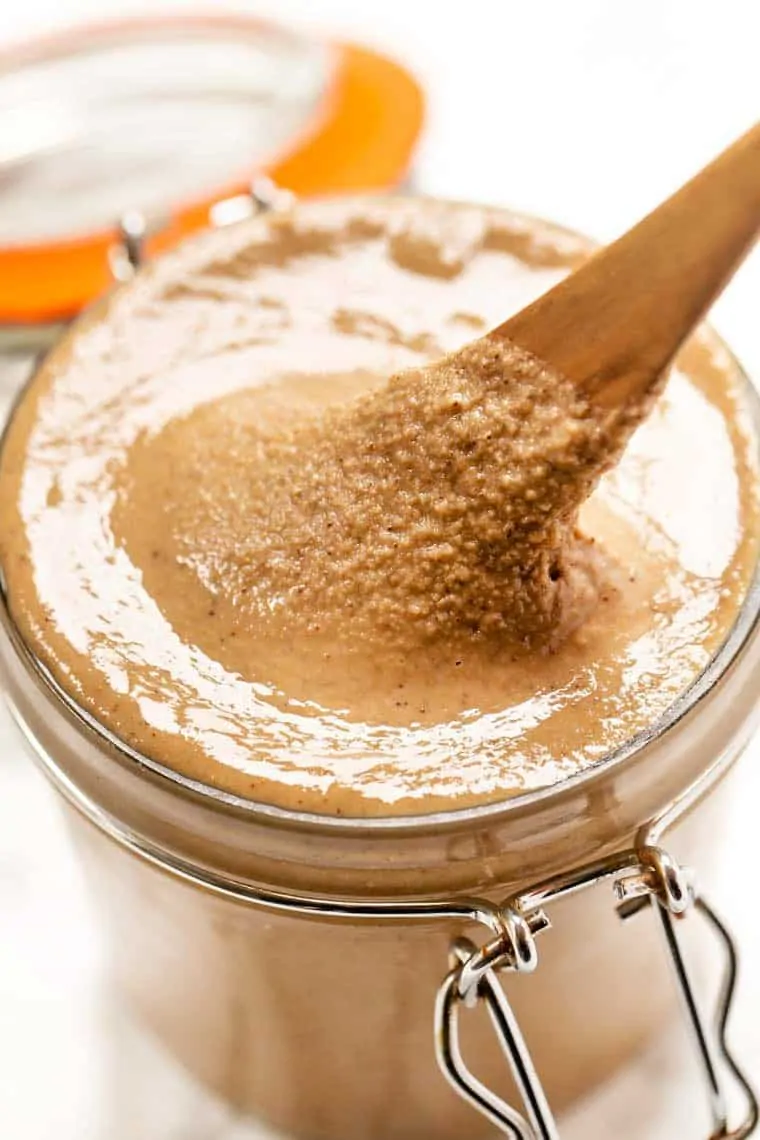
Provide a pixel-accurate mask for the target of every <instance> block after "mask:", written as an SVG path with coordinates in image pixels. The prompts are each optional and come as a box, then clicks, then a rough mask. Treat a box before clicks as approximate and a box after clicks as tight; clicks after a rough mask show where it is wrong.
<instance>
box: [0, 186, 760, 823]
mask: <svg viewBox="0 0 760 1140" xmlns="http://www.w3.org/2000/svg"><path fill="white" fill-rule="evenodd" d="M586 253H587V247H586V245H585V244H584V243H583V242H582V241H581V240H580V239H577V238H575V237H573V236H570V235H568V234H566V233H565V232H563V231H560V230H558V229H556V228H553V227H551V226H549V225H546V224H544V223H539V222H535V223H526V221H525V220H524V219H521V218H517V217H514V216H512V215H510V214H509V213H506V212H504V211H496V210H487V209H482V208H474V207H467V206H461V205H453V204H445V203H432V202H431V203H427V204H424V206H421V205H420V204H419V203H416V202H413V201H409V200H404V199H398V200H387V201H362V200H355V201H353V202H351V203H349V204H346V203H322V204H315V205H306V206H300V207H299V208H298V210H297V212H296V213H295V214H294V215H293V216H285V217H279V218H271V217H270V218H267V219H261V220H255V221H253V222H251V223H247V224H244V225H242V226H238V227H234V228H231V229H230V230H228V231H224V232H221V233H212V234H208V235H206V236H203V237H201V238H200V239H197V240H195V241H194V242H192V243H190V244H188V245H186V246H184V247H183V248H182V249H180V250H179V251H177V252H174V253H171V254H170V255H168V256H167V257H165V258H163V259H162V260H161V261H159V262H157V263H156V264H155V265H154V266H152V267H150V268H149V269H148V271H147V272H144V273H142V274H140V275H139V276H138V277H137V278H136V280H135V281H134V282H133V283H132V284H130V285H129V286H128V287H126V288H124V289H121V290H119V291H117V292H116V293H115V294H114V295H113V296H112V297H111V298H109V299H107V300H106V301H105V302H104V303H102V304H101V305H100V306H98V308H97V309H96V310H94V311H93V312H92V313H91V315H90V316H89V317H87V318H86V319H85V321H84V323H82V322H80V324H79V325H78V327H77V329H76V332H75V334H73V335H72V336H70V337H69V338H68V339H66V340H65V341H64V342H63V343H62V344H61V345H60V346H59V347H58V348H57V349H56V350H55V351H54V352H53V353H52V354H51V356H50V357H49V358H48V360H47V361H46V363H45V364H44V366H43V367H42V368H41V369H40V371H39V373H38V374H37V376H36V378H35V380H34V381H33V383H32V385H31V387H30V388H29V389H28V391H27V392H26V394H25V396H24V398H23V400H22V402H21V405H20V407H19V409H18V410H17V412H16V414H15V416H14V419H13V423H12V425H11V428H10V431H9V434H8V437H7V440H6V443H5V447H4V450H3V456H2V470H1V472H0V554H1V556H2V567H3V572H4V575H5V580H6V584H7V592H8V598H9V604H10V608H11V611H12V614H13V617H14V618H15V621H16V622H17V624H18V626H19V628H20V630H21V632H22V635H23V637H24V639H25V640H26V641H27V643H28V644H29V645H30V646H31V648H32V649H33V650H34V651H35V653H36V654H37V655H38V656H39V657H40V658H41V660H42V661H43V662H44V663H45V664H46V665H47V666H48V667H49V668H50V669H51V670H52V672H53V674H54V675H55V677H56V678H57V679H58V681H59V682H60V684H61V685H62V686H63V687H64V688H65V689H66V690H68V692H69V693H70V694H71V695H72V696H73V697H74V698H75V699H76V701H77V702H78V703H79V704H80V705H82V706H83V707H84V708H85V709H87V710H88V711H89V712H90V713H91V714H92V715H93V716H94V717H95V718H96V719H97V720H98V721H99V722H101V723H102V724H104V725H105V726H106V727H108V728H109V729H111V730H112V731H113V732H114V733H115V734H116V736H117V737H119V738H121V739H122V740H124V741H125V742H127V743H128V744H130V745H132V746H133V747H134V748H136V749H137V750H139V751H140V752H142V753H143V754H145V755H147V756H148V757H151V758H152V759H154V760H156V761H159V762H160V763H162V764H164V765H166V766H167V767H169V768H173V769H175V770H176V771H178V772H180V773H182V774H184V775H186V776H189V777H191V778H194V779H196V780H198V781H201V782H203V783H205V784H208V785H211V786H213V787H216V788H220V789H224V790H228V791H232V792H235V793H238V794H240V795H242V796H243V797H245V798H249V799H252V800H255V801H259V802H266V803H269V804H273V805H278V806H282V807H288V808H294V809H298V810H309V811H313V812H317V813H326V814H331V815H346V816H357V817H365V816H366V817H369V816H378V815H404V814H409V813H421V812H430V811H438V810H446V809H450V808H460V807H466V806H471V805H476V804H480V803H485V802H488V801H493V800H500V799H504V798H506V797H510V796H515V795H517V794H519V793H520V792H523V791H525V790H528V789H535V788H538V787H542V786H545V785H550V784H552V783H555V782H557V781H560V780H562V779H563V778H564V777H567V776H571V775H574V774H576V773H578V772H579V771H581V770H583V769H585V768H587V767H588V766H590V765H593V764H594V762H596V761H598V760H599V759H600V758H602V757H604V756H605V755H606V754H608V753H609V752H610V751H611V750H613V749H614V748H615V747H616V746H618V745H621V744H623V743H624V742H625V741H627V740H629V739H630V738H631V737H633V736H635V735H636V734H637V733H638V732H640V731H641V730H643V729H645V728H647V727H648V726H649V725H651V724H652V723H653V722H654V721H656V720H657V718H658V717H659V716H660V715H661V714H663V713H664V712H665V710H666V709H667V708H668V706H669V705H670V704H671V703H672V702H673V700H674V699H675V698H676V697H677V696H678V695H679V694H680V693H682V692H683V691H684V689H686V688H687V687H688V685H689V684H690V683H691V682H692V681H693V680H694V679H695V678H696V677H697V676H698V674H699V673H700V672H701V671H702V670H703V668H704V667H705V665H706V663H707V662H708V661H709V659H710V657H711V656H712V655H713V654H714V652H715V650H716V649H717V648H718V646H719V645H720V644H721V642H722V641H723V640H724V638H725V635H726V632H727V630H728V629H729V628H730V626H731V625H732V623H733V622H734V620H735V618H736V614H737V611H738V608H739V606H740V604H741V602H742V600H743V598H744V595H745V592H746V588H747V583H748V579H749V576H750V573H751V571H752V568H753V564H754V556H755V548H754V542H755V540H754V532H753V524H754V522H755V518H756V514H755V512H756V502H755V493H754V489H753V488H754V484H753V475H754V465H753V464H754V460H753V458H752V454H751V452H752V445H751V442H750V434H749V430H748V429H747V427H746V426H745V422H744V412H743V406H742V394H741V389H740V380H739V378H738V377H737V375H736V371H735V369H734V367H733V365H732V364H731V362H730V360H729V359H728V358H727V357H726V355H725V354H724V352H723V350H722V349H721V348H720V346H719V345H717V344H716V343H713V341H712V340H711V339H710V338H709V337H708V336H707V334H704V335H700V337H699V338H698V339H697V340H695V342H694V344H693V345H692V346H691V347H690V349H689V350H688V351H687V353H686V354H685V355H684V356H683V358H682V361H681V363H680V365H679V367H678V368H677V369H676V370H675V371H674V372H673V374H672V376H671V377H670V380H669V382H668V384H667V388H666V390H665V392H664V394H663V395H662V397H661V398H660V399H659V401H658V403H657V404H656V406H655V408H654V409H653V411H652V412H651V415H650V417H649V418H648V419H647V421H646V422H645V423H644V424H643V426H641V427H640V428H639V429H638V431H637V432H636V434H635V436H634V437H633V439H632V441H631V443H630V446H629V447H628V448H627V450H626V451H625V454H624V455H623V457H622V459H621V460H620V461H619V462H618V463H617V464H616V465H615V466H614V467H612V469H611V470H609V471H608V472H607V473H606V474H605V475H604V476H603V478H602V479H601V482H599V483H598V485H596V487H595V489H593V493H591V494H590V497H588V496H589V493H590V492H592V488H594V485H595V484H596V481H597V479H598V477H599V475H600V474H601V473H602V472H603V470H604V469H605V468H609V467H611V466H612V462H613V460H616V459H617V458H618V455H619V452H620V450H621V449H622V445H623V443H624V442H625V437H626V435H627V431H628V429H629V427H630V426H631V425H630V424H628V425H626V426H625V430H624V429H623V427H621V426H620V424H616V423H613V422H612V420H610V418H609V416H607V418H606V419H605V418H604V417H603V416H600V415H596V413H595V410H594V409H593V408H591V407H590V406H589V405H587V404H586V403H585V402H584V401H583V400H582V399H581V398H580V397H579V396H578V394H577V393H576V392H575V391H574V390H573V388H572V386H571V385H570V383H569V382H568V381H566V380H564V379H563V378H562V377H561V376H558V375H556V374H554V373H552V371H551V370H550V369H547V368H546V367H544V366H542V365H541V364H540V363H539V362H537V361H535V360H534V359H533V358H531V357H529V356H528V355H527V354H525V353H522V352H521V351H520V350H519V349H517V348H516V347H515V346H510V345H507V344H503V343H502V344H499V345H498V346H494V345H493V344H491V343H490V342H487V341H478V338H479V337H482V336H483V334H484V333H486V332H487V330H489V329H490V328H492V327H493V326H495V325H497V324H499V323H500V322H501V321H503V320H504V319H505V318H506V317H507V316H509V314H510V312H512V311H515V310H516V309H518V308H520V307H522V306H523V305H524V304H526V303H527V302H528V301H529V300H531V299H532V298H533V297H535V296H536V295H537V294H539V293H540V292H542V291H544V290H545V289H546V288H547V287H548V286H550V285H551V284H552V283H553V282H554V281H555V280H557V279H558V278H559V276H560V275H562V274H563V273H565V272H566V271H567V269H568V267H571V266H573V265H574V264H576V263H577V262H578V261H579V260H580V259H581V258H582V257H583V256H584V255H585V254H586ZM469 341H475V344H474V345H473V348H472V349H471V350H470V351H471V354H472V368H471V370H468V369H466V368H462V367H461V362H460V364H459V366H458V367H457V368H456V369H454V368H452V367H451V366H450V365H449V364H447V362H446V360H444V362H443V364H442V365H439V366H438V367H437V368H436V369H434V370H432V372H431V373H430V374H427V373H421V372H420V371H419V368H420V366H421V365H424V364H426V363H427V362H429V361H432V360H436V359H438V358H440V357H442V356H443V355H444V354H446V353H449V352H451V351H452V350H454V349H458V348H460V347H461V346H462V345H463V344H465V343H466V342H469ZM396 374H399V375H396ZM391 376H394V379H393V380H392V381H391V383H390V384H389V378H390V377H391ZM505 377H509V382H505ZM642 414H643V410H642Z"/></svg>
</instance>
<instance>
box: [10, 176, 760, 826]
mask: <svg viewBox="0 0 760 1140" xmlns="http://www.w3.org/2000/svg"><path fill="white" fill-rule="evenodd" d="M361 197H368V196H367V195H362V196H361ZM485 208H486V209H489V208H493V207H489V206H486V207H485ZM497 209H498V207H497ZM509 212H510V213H511V214H512V215H513V216H514V217H516V218H526V219H528V218H530V217H531V215H529V214H527V213H525V214H524V213H522V212H521V211H512V210H510V211H509ZM537 220H541V221H545V219H537ZM548 224H550V225H551V226H552V228H554V229H556V230H557V231H564V232H566V233H567V234H569V235H572V236H575V237H581V236H582V235H581V234H579V233H578V232H577V231H574V230H572V229H570V228H569V227H565V226H562V225H560V224H557V223H554V222H550V223H548ZM703 327H707V328H708V329H709V331H710V334H711V336H712V337H714V339H715V341H716V342H717V344H718V345H719V346H720V348H721V349H722V351H723V352H724V353H725V355H726V358H727V359H728V361H729V362H730V364H731V366H732V367H733V368H734V369H735V370H736V373H737V376H738V379H739V381H740V384H741V395H742V398H743V402H744V406H745V410H746V412H747V413H748V418H749V423H750V427H751V431H752V436H753V441H754V445H755V454H756V458H757V461H758V464H760V392H759V391H758V389H757V388H756V387H755V385H754V384H753V383H752V381H751V379H750V377H749V374H748V372H747V370H746V369H745V368H744V367H743V365H742V364H741V362H740V361H739V360H738V359H737V357H736V355H735V354H734V353H733V352H732V350H731V349H730V348H729V347H728V346H727V345H726V344H725V342H724V341H723V339H722V338H721V337H719V336H718V335H717V334H716V333H715V332H714V331H713V330H712V329H711V328H710V326H703ZM51 347H52V346H51ZM46 355H47V353H44V354H43V356H42V357H41V358H40V359H39V360H38V361H37V363H36V366H35V368H34V369H33V370H32V371H31V373H30V375H29V377H28V378H27V380H26V381H25V382H24V383H23V384H22V385H21V387H20V389H19V390H18V392H17V393H16V396H15V398H14V400H13V403H12V405H11V409H10V411H9V413H8V416H7V418H6V421H5V424H4V425H3V428H2V432H0V455H2V452H3V449H4V447H5V444H6V440H7V436H8V432H9V429H10V426H11V424H12V422H13V419H14V416H15V414H16V412H17V410H18V408H19V406H20V405H21V403H22V402H23V400H24V396H25V393H26V391H27V389H28V387H29V386H30V385H31V383H32V382H33V380H34V377H35V376H36V374H37V372H38V370H39V367H40V365H41V364H42V362H43V360H44V357H45V356H46ZM0 626H2V628H3V629H4V631H5V632H6V634H7V635H8V638H9V640H10V642H11V645H12V647H13V649H14V650H15V652H16V654H17V656H18V657H19V658H20V660H21V661H22V663H23V664H24V665H25V666H26V668H27V669H28V670H29V671H30V672H31V673H32V674H33V675H35V676H36V677H37V678H38V679H39V680H40V681H41V682H42V685H43V688H44V689H45V690H46V692H47V693H48V694H49V695H50V696H51V697H52V698H53V699H54V700H56V701H57V702H58V703H59V704H60V705H62V706H63V709H64V710H65V712H66V713H68V714H69V716H70V717H71V718H72V719H73V720H74V721H75V722H77V723H78V724H79V725H80V726H82V727H84V729H85V730H86V731H87V732H89V733H90V734H91V735H92V736H94V737H95V738H96V739H97V740H98V741H99V742H100V743H101V744H105V745H106V746H107V747H108V748H109V749H110V750H111V751H112V752H113V753H114V754H115V755H116V757H117V758H118V759H119V760H121V761H126V762H127V763H128V764H130V765H131V766H134V767H136V768H137V769H144V770H147V771H149V772H150V773H151V775H152V776H153V777H154V778H157V779H158V780H160V781H161V782H162V783H163V784H164V785H165V786H166V787H167V789H170V790H173V791H175V792H179V793H185V794H189V795H191V796H194V797H200V798H201V799H202V800H203V802H205V803H208V804H209V805H210V806H211V805H213V806H215V807H217V808H218V809H220V810H224V809H225V808H227V809H230V810H233V811H235V812H236V813H240V814H242V815H244V816H245V815H248V816H251V817H255V818H256V819H257V820H258V821H259V822H265V821H266V822H268V823H271V824H273V825H275V826H277V825H280V826H283V827H289V828H293V827H301V828H303V827H307V828H309V829H310V830H312V831H324V832H332V833H342V834H349V833H351V832H357V831H358V832H364V833H373V834H380V833H383V832H386V833H387V832H398V833H403V834H409V833H415V832H423V831H430V830H435V829H440V828H442V827H454V826H457V825H463V824H468V823H474V822H485V821H496V820H500V819H502V818H507V817H509V816H510V815H514V814H516V813H517V812H518V811H519V812H521V813H522V812H524V811H526V810H530V809H532V808H536V809H539V808H540V807H541V805H543V804H546V803H547V801H550V800H551V799H553V798H556V797H557V796H559V795H561V794H562V795H564V794H565V793H567V794H568V795H572V794H573V793H575V792H578V791H583V789H584V787H585V786H586V785H587V784H589V783H591V782H592V781H595V780H597V779H598V778H599V777H600V776H601V775H604V774H606V773H608V772H611V771H612V770H616V771H617V770H618V769H619V767H620V766H621V765H622V764H624V763H625V761H626V760H628V759H630V758H631V757H633V756H635V755H638V754H639V753H640V752H642V751H643V750H644V749H645V748H647V747H648V746H649V745H651V744H653V743H654V742H656V741H659V740H661V739H662V738H663V737H664V736H665V734H666V733H668V732H669V731H670V730H672V729H674V728H675V727H676V726H677V725H678V724H679V723H680V722H681V721H682V720H683V719H684V718H685V717H686V716H687V715H688V714H689V713H690V712H692V711H693V710H694V709H695V708H696V707H697V706H698V705H699V703H700V702H701V700H702V699H703V698H704V697H706V696H707V695H708V694H709V693H710V692H711V690H712V689H713V688H714V686H715V684H716V682H717V681H719V680H720V679H721V678H722V677H723V676H724V675H725V674H726V673H727V671H728V669H729V668H730V666H731V665H732V664H733V663H734V661H736V660H737V658H738V657H739V655H740V654H741V652H742V650H743V648H744V647H745V645H746V644H747V642H748V641H749V639H750V637H751V636H752V634H753V633H754V632H755V631H756V630H757V629H758V628H759V627H760V552H758V556H757V559H756V562H755V565H754V568H753V571H752V577H751V579H750V581H749V584H748V587H747V591H746V594H745V596H744V599H743V600H742V604H741V606H740V608H739V610H738V613H737V615H736V618H735V620H734V622H733V624H732V626H731V628H730V629H729V631H728V633H727V635H726V637H725V639H724V640H723V642H722V643H721V645H720V646H719V647H718V648H717V649H716V650H715V652H714V653H713V654H712V656H711V658H710V660H709V661H708V662H707V663H706V665H705V666H704V668H703V669H702V671H701V672H700V673H699V674H698V675H697V676H696V677H695V678H694V679H693V680H692V681H691V682H690V684H689V685H688V686H687V687H686V688H685V689H684V690H683V691H682V692H681V693H679V695H678V696H677V697H676V698H675V700H674V701H673V702H672V703H671V704H670V705H669V706H668V707H667V708H666V709H665V710H664V711H663V712H662V713H661V714H660V716H658V717H657V718H656V719H655V720H654V721H653V722H652V723H651V724H650V725H647V726H646V727H645V728H643V729H642V730H640V731H639V732H637V733H635V734H634V735H633V736H632V737H630V739H628V740H626V741H624V742H623V743H622V744H620V745H619V746H618V747H617V748H614V749H613V750H612V751H611V752H608V753H606V754H605V755H604V756H601V757H599V758H598V759H597V760H595V761H593V763H591V764H589V765H587V766H586V767H584V768H583V769H582V770H581V771H579V772H577V773H575V774H574V775H571V776H566V777H564V778H562V779H561V780H558V781H556V782H554V783H552V784H548V785H546V786H543V787H539V788H535V789H531V790H529V791H525V792H521V793H519V794H517V795H512V796H508V797H506V798H504V799H500V800H493V801H489V802H487V803H480V804H473V805H470V806H468V807H457V808H449V809H444V810H440V811H436V812H426V813H414V814H403V815H401V814H399V815H377V816H366V817H364V816H362V817H359V816H337V815H329V814H327V813H324V814H322V813H319V812H312V811H298V810H294V809H291V808H285V807H280V806H277V805H275V804H269V803H266V802H263V801H260V800H255V799H251V798H247V797H244V796H241V795H238V794H236V793H234V792H229V791H225V790H223V789H220V788H216V787H213V786H212V785H210V784H205V783H203V782H202V781H200V780H194V779H192V778H191V777H189V776H185V775H183V774H182V773H181V772H177V771H175V770H174V769H172V768H169V767H167V766H166V765H164V764H162V763H160V761H157V760H154V759H153V758H151V757H149V756H147V755H145V754H144V753H142V752H140V751H139V750H138V749H136V748H133V747H132V746H131V745H129V744H127V742H126V741H124V740H122V739H121V738H120V737H119V736H118V735H117V734H116V733H115V732H113V731H112V730H111V729H109V728H108V727H107V726H106V725H104V724H102V723H101V722H100V721H99V720H98V719H97V718H96V717H95V716H93V715H92V714H91V713H90V712H88V711H87V709H85V708H84V707H83V706H82V705H80V704H79V702H78V701H77V700H76V699H75V698H74V697H73V696H72V695H71V694H70V693H69V692H68V691H67V690H66V689H65V688H64V687H63V686H62V685H61V684H60V682H59V681H58V680H57V678H56V677H55V676H54V674H53V672H52V670H51V669H50V668H49V667H48V666H47V665H46V664H45V663H44V662H43V661H42V659H41V658H40V657H39V656H38V655H37V654H36V653H35V652H34V650H33V649H32V648H31V646H30V645H29V644H28V643H27V642H26V640H25V639H24V637H23V634H22V633H21V630H20V629H19V627H18V625H17V623H16V621H15V619H14V617H13V614H12V613H11V609H10V605H9V600H8V592H7V587H6V581H5V575H4V574H3V572H2V567H0ZM719 765H720V758H719V757H716V761H715V767H719Z"/></svg>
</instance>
